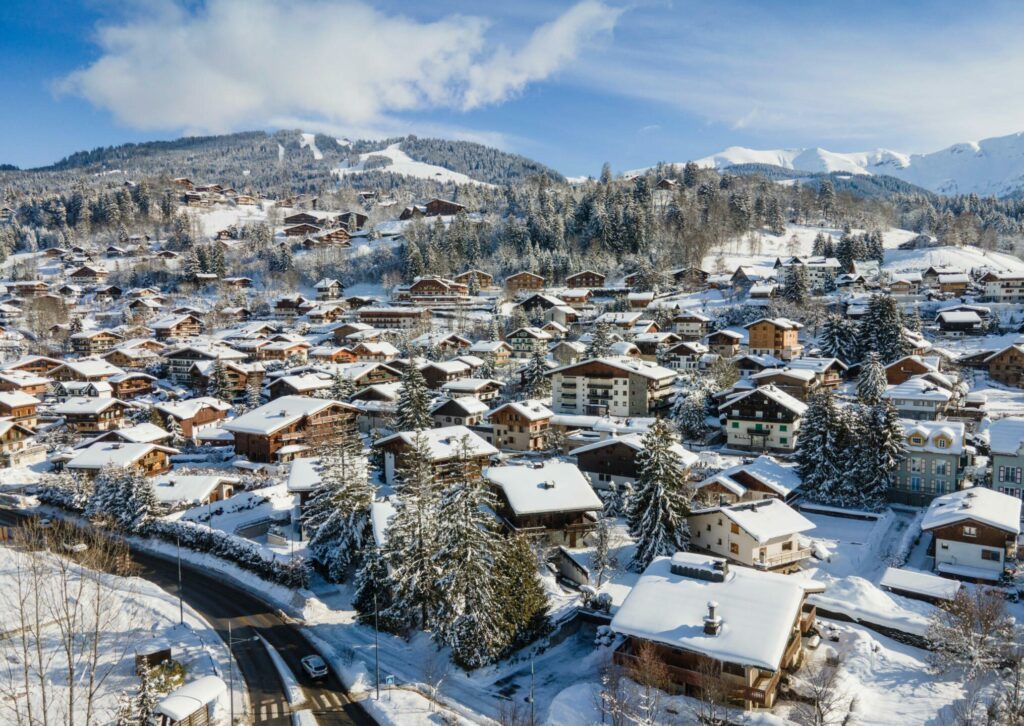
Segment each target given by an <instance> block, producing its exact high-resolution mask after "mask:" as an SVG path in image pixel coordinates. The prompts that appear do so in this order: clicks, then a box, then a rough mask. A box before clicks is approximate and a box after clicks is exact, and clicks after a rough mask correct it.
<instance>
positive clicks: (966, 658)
mask: <svg viewBox="0 0 1024 726" xmlns="http://www.w3.org/2000/svg"><path fill="white" fill-rule="evenodd" d="M928 640H929V641H930V643H931V645H932V650H931V653H930V657H929V660H930V662H931V666H932V668H933V669H934V670H935V672H937V673H944V672H946V671H948V670H950V669H953V668H962V669H963V671H964V676H965V678H967V679H968V680H970V679H972V678H974V677H975V676H976V675H977V674H979V673H983V672H987V671H991V670H993V669H995V668H998V667H1000V666H1001V665H1002V664H1003V663H1005V662H1006V661H1007V659H1008V656H1009V655H1010V653H1011V650H1012V646H1013V643H1014V626H1013V619H1012V618H1011V617H1010V616H1009V614H1008V613H1007V611H1006V600H1005V599H1004V598H1003V596H1002V594H1001V593H1000V592H998V591H997V590H994V589H991V588H976V589H975V590H974V591H973V592H967V591H966V589H962V590H960V592H958V593H957V595H956V597H955V598H954V599H953V600H952V601H951V602H949V603H947V604H945V605H943V606H942V607H940V608H939V609H937V610H936V612H935V615H934V616H933V617H932V620H931V623H930V624H929V627H928Z"/></svg>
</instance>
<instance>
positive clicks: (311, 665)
mask: <svg viewBox="0 0 1024 726" xmlns="http://www.w3.org/2000/svg"><path fill="white" fill-rule="evenodd" d="M302 668H303V670H305V671H306V673H307V674H308V675H309V677H310V678H312V679H313V680H320V679H321V678H326V677H327V664H326V663H324V659H323V658H321V657H320V656H318V655H307V656H306V657H305V658H303V659H302Z"/></svg>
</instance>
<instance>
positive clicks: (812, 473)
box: [793, 391, 856, 506]
mask: <svg viewBox="0 0 1024 726" xmlns="http://www.w3.org/2000/svg"><path fill="white" fill-rule="evenodd" d="M850 433H851V432H850V420H849V416H848V414H847V413H846V412H845V411H844V410H843V409H840V408H839V406H837V405H836V401H835V397H834V396H833V395H832V392H831V391H821V392H819V393H815V394H814V395H813V396H811V398H810V400H809V401H808V405H807V411H806V412H805V413H804V418H803V421H801V423H800V436H799V437H798V438H797V441H796V452H795V453H794V457H793V458H794V460H795V461H796V464H797V471H798V472H799V474H800V478H801V479H802V481H803V484H802V485H801V491H802V492H803V494H804V496H805V497H807V498H808V499H810V500H811V501H815V502H820V503H822V504H834V505H836V506H843V505H844V504H845V503H846V502H848V501H850V500H852V499H855V498H856V495H855V493H852V491H851V487H850V485H849V477H848V475H847V466H848V464H849V448H848V447H849V443H850Z"/></svg>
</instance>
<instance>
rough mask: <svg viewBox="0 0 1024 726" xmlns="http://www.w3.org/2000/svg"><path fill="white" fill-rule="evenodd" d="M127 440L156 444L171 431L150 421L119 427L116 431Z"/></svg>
mask: <svg viewBox="0 0 1024 726" xmlns="http://www.w3.org/2000/svg"><path fill="white" fill-rule="evenodd" d="M114 433H116V434H117V436H119V437H120V438H122V439H124V440H125V441H129V442H131V443H133V444H155V443H156V442H158V441H163V440H164V439H166V438H168V437H169V436H170V433H168V432H167V431H164V430H163V429H162V428H160V427H159V426H157V425H156V424H154V423H150V422H149V421H143V422H142V423H139V424H135V425H134V426H128V427H125V428H123V429H118V430H117V431H116V432H114Z"/></svg>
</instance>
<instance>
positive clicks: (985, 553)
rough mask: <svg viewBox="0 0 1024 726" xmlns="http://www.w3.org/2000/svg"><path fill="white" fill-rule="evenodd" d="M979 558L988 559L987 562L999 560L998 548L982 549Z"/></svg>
mask: <svg viewBox="0 0 1024 726" xmlns="http://www.w3.org/2000/svg"><path fill="white" fill-rule="evenodd" d="M981 559H983V560H988V561H989V562H1001V561H1002V560H1001V558H1000V556H999V550H982V551H981Z"/></svg>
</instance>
